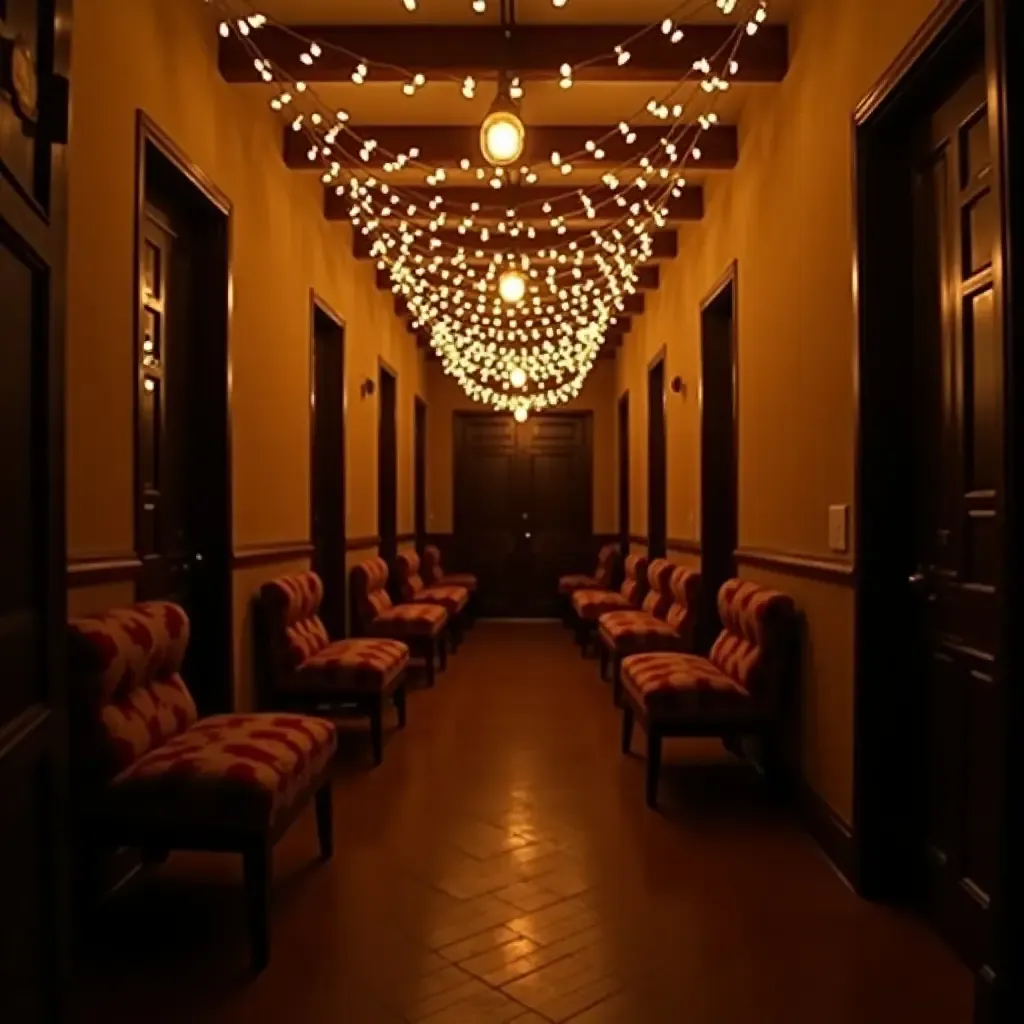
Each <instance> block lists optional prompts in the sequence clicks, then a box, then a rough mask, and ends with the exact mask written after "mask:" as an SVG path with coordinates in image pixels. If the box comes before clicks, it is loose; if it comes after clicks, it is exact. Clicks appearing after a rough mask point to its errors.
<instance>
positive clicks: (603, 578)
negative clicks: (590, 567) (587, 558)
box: [594, 544, 619, 590]
mask: <svg viewBox="0 0 1024 1024" xmlns="http://www.w3.org/2000/svg"><path fill="white" fill-rule="evenodd" d="M618 561H619V546H618V544H605V545H604V547H602V548H601V550H600V551H598V553H597V569H596V570H595V572H594V579H596V580H597V587H598V589H599V590H611V589H612V584H613V583H614V582H615V566H616V565H617V564H618Z"/></svg>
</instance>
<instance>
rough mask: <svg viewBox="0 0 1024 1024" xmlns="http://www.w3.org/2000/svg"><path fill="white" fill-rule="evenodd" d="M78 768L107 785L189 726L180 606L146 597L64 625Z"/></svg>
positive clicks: (192, 708)
mask: <svg viewBox="0 0 1024 1024" xmlns="http://www.w3.org/2000/svg"><path fill="white" fill-rule="evenodd" d="M68 633H69V637H68V641H69V642H68V669H69V674H70V693H69V696H70V701H69V710H70V715H71V738H72V746H73V749H74V751H75V756H76V772H77V771H79V770H81V771H83V772H85V773H87V774H88V775H90V776H91V778H90V780H89V781H97V782H105V781H108V780H109V779H111V778H113V776H115V775H117V774H118V773H119V772H122V771H124V769H125V768H128V767H129V766H130V765H132V764H133V763H134V762H135V761H137V760H138V759H139V758H140V757H142V756H143V755H144V754H147V753H149V751H151V750H153V749H155V748H156V747H160V746H162V745H163V744H164V743H167V742H168V741H169V740H172V739H173V738H174V737H175V736H178V735H179V734H180V733H183V732H184V731H185V730H186V729H188V728H189V727H190V726H192V725H194V724H195V721H196V718H197V713H196V705H195V701H193V699H192V695H191V694H190V693H189V691H188V687H187V686H186V685H185V682H184V680H183V679H182V678H181V675H180V670H181V665H182V662H183V661H184V660H185V652H186V651H187V650H188V638H189V622H188V616H187V615H186V614H185V611H184V609H183V608H181V607H179V606H178V605H176V604H171V603H170V602H166V601H149V602H146V603H143V604H135V605H131V606H129V607H127V608H116V609H112V610H111V611H107V612H103V613H102V614H99V615H90V616H85V617H82V618H77V619H73V620H72V621H71V622H69V623H68Z"/></svg>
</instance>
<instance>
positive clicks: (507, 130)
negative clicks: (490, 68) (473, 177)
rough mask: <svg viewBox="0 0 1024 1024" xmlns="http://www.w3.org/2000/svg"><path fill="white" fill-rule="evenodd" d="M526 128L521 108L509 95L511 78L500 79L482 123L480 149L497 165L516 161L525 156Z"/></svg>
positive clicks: (503, 165)
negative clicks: (520, 112)
mask: <svg viewBox="0 0 1024 1024" xmlns="http://www.w3.org/2000/svg"><path fill="white" fill-rule="evenodd" d="M525 143H526V129H525V128H524V127H523V122H522V120H521V119H520V117H519V108H518V107H517V105H516V103H515V102H514V101H513V99H512V97H511V95H510V94H509V87H508V79H507V77H506V76H505V75H504V74H502V75H501V76H500V77H499V78H498V92H497V94H496V95H495V97H494V102H493V103H492V104H491V109H490V110H489V111H488V112H487V116H486V117H485V118H484V121H483V124H482V125H480V152H481V153H483V155H484V159H485V160H486V161H487V162H488V163H489V164H493V165H494V166H495V167H506V166H508V164H514V163H515V162H516V161H517V160H518V159H519V158H520V157H521V156H522V155H523V146H524V145H525Z"/></svg>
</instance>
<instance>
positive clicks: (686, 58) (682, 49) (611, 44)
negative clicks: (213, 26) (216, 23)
mask: <svg viewBox="0 0 1024 1024" xmlns="http://www.w3.org/2000/svg"><path fill="white" fill-rule="evenodd" d="M646 27H647V26H645V25H573V24H566V25H517V26H516V29H515V31H514V32H513V34H512V38H511V39H510V40H509V39H506V37H505V34H504V31H503V30H502V29H501V28H500V27H499V26H496V25H485V26H480V25H409V26H402V25H340V24H335V25H292V26H288V27H284V28H279V27H276V26H273V25H268V26H266V27H264V28H262V29H259V30H258V31H257V32H254V33H253V34H252V36H251V41H252V42H253V43H254V44H255V45H256V46H257V47H258V48H259V51H260V52H261V54H262V55H263V56H264V57H265V58H268V59H269V60H270V61H271V62H272V63H273V64H274V65H275V66H276V67H277V68H278V69H279V70H280V71H282V72H284V73H285V74H286V75H288V76H290V77H291V78H294V79H302V80H304V81H306V82H310V83H315V82H325V83H326V82H350V81H351V78H352V73H353V71H355V69H356V67H357V65H358V63H359V59H357V58H355V57H352V56H350V54H358V55H359V57H360V58H362V59H364V60H368V61H370V62H372V63H373V65H374V66H371V68H370V73H369V76H368V78H367V81H368V82H387V81H391V82H396V81H403V80H404V78H405V77H406V75H405V73H416V72H421V73H423V74H425V75H426V76H427V79H428V82H429V81H430V77H431V74H434V75H436V74H438V73H440V74H443V75H445V76H457V77H460V78H461V77H463V76H465V75H472V76H473V77H474V78H477V79H486V78H495V77H496V69H497V68H499V67H503V66H507V67H510V68H511V69H512V70H513V72H514V73H516V74H518V75H519V77H520V78H522V79H524V80H531V79H532V80H536V79H554V78H555V77H556V76H557V72H558V68H559V67H560V66H561V65H562V64H563V63H569V64H573V65H577V64H583V63H584V62H590V61H593V60H594V57H595V56H596V55H598V54H606V55H607V56H606V57H605V58H603V59H601V60H599V61H595V62H593V63H587V64H585V66H582V67H578V68H577V69H576V71H575V74H574V78H575V80H576V81H577V82H636V81H650V82H660V81H666V82H674V81H678V80H679V79H681V78H682V77H683V76H684V75H686V74H691V73H692V68H693V64H694V61H697V60H701V59H703V58H707V59H708V60H709V61H712V62H714V60H715V56H716V54H721V53H727V52H728V48H729V47H730V46H731V44H732V40H733V39H734V38H735V33H736V31H737V30H739V31H742V28H741V27H739V26H737V25H735V24H718V25H714V24H712V25H707V24H683V25H681V26H680V27H681V28H682V29H683V31H684V36H683V38H682V39H681V40H680V42H678V43H677V44H675V45H673V44H671V43H670V42H669V41H668V40H667V39H666V38H665V37H664V36H663V35H662V34H661V32H658V31H648V32H646V33H645V34H644V35H643V36H641V37H640V38H638V39H635V40H634V41H633V42H632V43H631V44H630V45H629V52H630V60H629V62H628V63H627V64H624V65H621V66H620V65H619V64H618V63H617V61H616V59H615V55H614V50H615V47H616V46H617V45H619V44H620V43H622V42H623V40H625V39H627V38H629V37H631V36H633V35H634V34H636V33H637V32H638V31H640V30H641V29H644V28H646ZM300 40H311V41H316V42H317V43H318V44H319V45H320V47H321V49H322V51H323V52H322V53H321V55H320V56H319V57H318V58H317V59H316V60H315V61H314V62H313V64H312V65H311V66H309V65H306V64H304V63H302V61H301V60H300V56H301V54H302V53H303V52H305V46H304V45H303V44H302V42H301V41H300ZM338 47H340V48H343V50H344V51H346V52H342V49H338ZM738 61H739V67H738V69H737V72H736V74H735V75H734V76H733V81H737V82H781V81H782V79H783V77H784V76H785V74H786V70H787V67H788V65H789V37H788V32H787V29H786V26H785V25H762V26H761V28H760V30H759V31H758V32H757V34H756V35H754V36H748V37H744V39H743V40H742V41H741V42H740V48H739V53H738ZM218 62H219V65H220V72H221V75H223V77H224V78H225V79H226V80H227V81H229V82H255V81H258V80H259V76H258V75H257V73H256V69H255V68H254V67H253V57H252V54H251V53H250V52H249V50H248V49H247V48H246V46H245V45H243V43H242V42H241V41H240V40H239V39H238V38H237V37H236V36H235V35H234V34H231V35H230V36H228V38H226V39H221V41H220V52H219V55H218ZM506 62H507V64H506ZM377 65H387V66H377ZM399 69H401V70H399Z"/></svg>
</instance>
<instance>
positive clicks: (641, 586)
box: [572, 555, 647, 655]
mask: <svg viewBox="0 0 1024 1024" xmlns="http://www.w3.org/2000/svg"><path fill="white" fill-rule="evenodd" d="M625 568H626V575H625V579H624V580H623V581H622V586H621V587H620V588H619V589H618V590H577V591H576V592H575V593H574V594H573V595H572V610H573V612H574V614H575V616H576V639H577V640H578V641H579V644H580V648H581V649H582V651H583V654H584V655H586V653H587V650H588V648H589V645H590V638H591V636H592V635H593V633H594V630H595V629H596V628H597V622H598V619H600V618H601V616H602V615H604V614H605V613H606V612H613V611H623V610H626V611H628V610H636V609H638V608H639V607H640V605H641V604H642V603H643V599H644V596H645V595H646V593H647V556H646V555H630V556H629V557H628V558H627V559H626V566H625Z"/></svg>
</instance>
